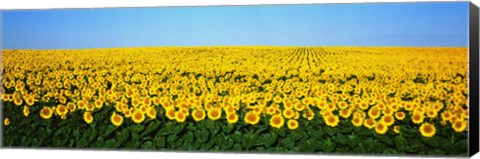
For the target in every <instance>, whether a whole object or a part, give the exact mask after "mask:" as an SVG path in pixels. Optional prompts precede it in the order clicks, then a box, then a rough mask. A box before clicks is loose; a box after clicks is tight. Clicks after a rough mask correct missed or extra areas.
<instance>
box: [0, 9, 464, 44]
mask: <svg viewBox="0 0 480 159" xmlns="http://www.w3.org/2000/svg"><path fill="white" fill-rule="evenodd" d="M2 32H3V35H2V47H3V48H10V49H11V48H16V49H72V48H109V47H110V48H111V47H141V46H218V45H222V46H224V45H275V46H463V47H464V46H467V45H468V2H435V3H434V2H422V3H363V4H361V3H360V4H316V5H263V6H210V7H158V8H109V9H100V8H97V9H55V10H11V11H2Z"/></svg>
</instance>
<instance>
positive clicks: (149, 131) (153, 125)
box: [140, 121, 161, 136]
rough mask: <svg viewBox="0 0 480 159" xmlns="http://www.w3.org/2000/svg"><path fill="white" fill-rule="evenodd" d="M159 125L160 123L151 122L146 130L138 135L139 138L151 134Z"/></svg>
mask: <svg viewBox="0 0 480 159" xmlns="http://www.w3.org/2000/svg"><path fill="white" fill-rule="evenodd" d="M160 125H161V123H160V122H158V121H151V122H150V123H149V124H148V126H147V128H146V129H145V131H143V133H142V134H141V135H140V136H145V135H147V134H149V133H151V132H153V131H154V130H156V129H157V128H158V127H159V126H160Z"/></svg>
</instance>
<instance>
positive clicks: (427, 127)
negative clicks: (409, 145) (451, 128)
mask: <svg viewBox="0 0 480 159" xmlns="http://www.w3.org/2000/svg"><path fill="white" fill-rule="evenodd" d="M435 131H436V129H435V126H434V125H432V124H430V123H423V124H422V125H421V126H420V133H421V134H422V136H424V137H432V136H434V135H435Z"/></svg>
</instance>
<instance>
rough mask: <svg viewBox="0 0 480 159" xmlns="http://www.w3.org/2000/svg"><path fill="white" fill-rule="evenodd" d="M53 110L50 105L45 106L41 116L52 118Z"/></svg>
mask: <svg viewBox="0 0 480 159" xmlns="http://www.w3.org/2000/svg"><path fill="white" fill-rule="evenodd" d="M52 114H53V111H52V109H51V108H50V107H43V108H42V110H40V116H41V117H42V118H43V119H50V118H51V117H52Z"/></svg>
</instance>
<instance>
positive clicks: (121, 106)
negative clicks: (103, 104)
mask: <svg viewBox="0 0 480 159" xmlns="http://www.w3.org/2000/svg"><path fill="white" fill-rule="evenodd" d="M123 108H124V107H123V103H121V102H118V103H117V104H115V110H116V111H117V112H123Z"/></svg>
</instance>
